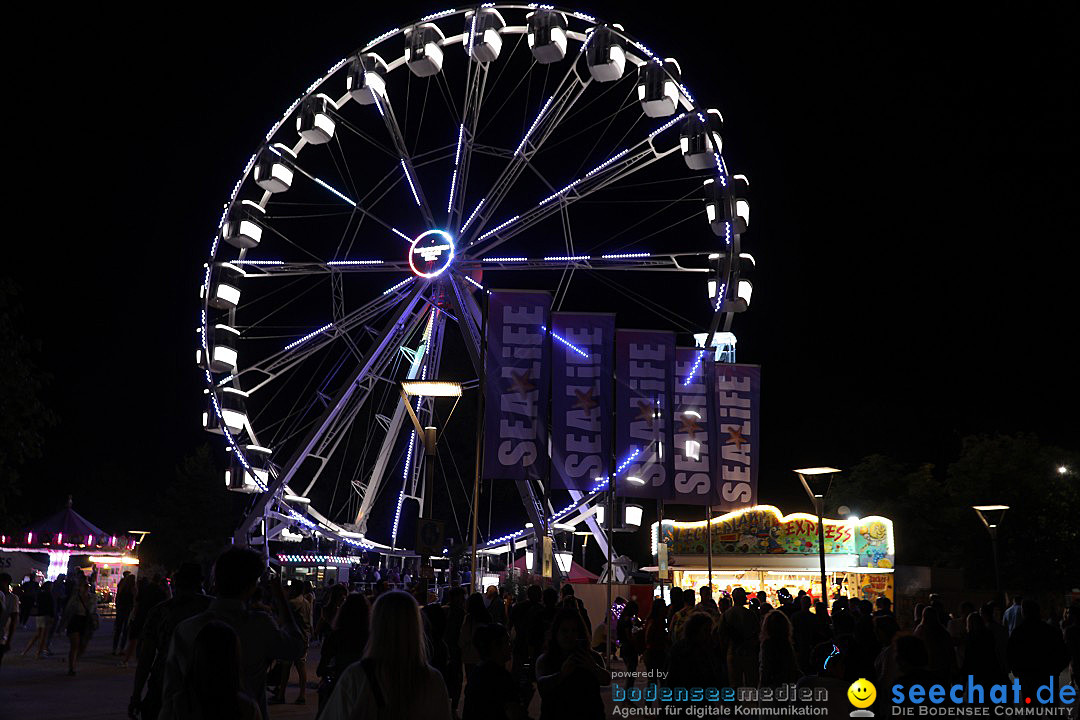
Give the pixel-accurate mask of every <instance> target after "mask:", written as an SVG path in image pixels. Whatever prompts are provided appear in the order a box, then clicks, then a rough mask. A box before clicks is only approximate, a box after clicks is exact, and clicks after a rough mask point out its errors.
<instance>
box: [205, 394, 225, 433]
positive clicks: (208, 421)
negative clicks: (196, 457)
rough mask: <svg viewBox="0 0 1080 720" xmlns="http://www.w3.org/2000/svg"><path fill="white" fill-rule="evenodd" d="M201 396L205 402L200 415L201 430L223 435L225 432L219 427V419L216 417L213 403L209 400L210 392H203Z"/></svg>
mask: <svg viewBox="0 0 1080 720" xmlns="http://www.w3.org/2000/svg"><path fill="white" fill-rule="evenodd" d="M203 395H204V396H205V397H204V399H205V400H206V405H205V407H204V408H203V413H202V427H203V430H205V431H206V432H212V433H215V434H217V435H224V434H225V430H224V428H222V426H221V419H220V418H219V417H218V414H217V410H215V409H214V402H213V400H211V399H210V391H209V390H203Z"/></svg>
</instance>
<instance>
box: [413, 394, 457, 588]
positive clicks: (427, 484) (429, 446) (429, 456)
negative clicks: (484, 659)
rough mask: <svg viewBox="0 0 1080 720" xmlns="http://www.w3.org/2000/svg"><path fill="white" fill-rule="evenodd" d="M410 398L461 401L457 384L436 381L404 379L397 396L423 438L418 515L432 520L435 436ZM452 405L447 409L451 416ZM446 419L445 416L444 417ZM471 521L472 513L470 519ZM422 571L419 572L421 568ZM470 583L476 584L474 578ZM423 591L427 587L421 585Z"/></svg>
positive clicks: (424, 556)
mask: <svg viewBox="0 0 1080 720" xmlns="http://www.w3.org/2000/svg"><path fill="white" fill-rule="evenodd" d="M413 397H452V398H455V400H454V407H455V408H456V407H457V404H458V401H459V400H461V383H455V382H444V381H439V380H405V381H403V382H402V383H401V399H402V401H403V404H404V405H405V409H406V410H407V411H408V412H409V419H410V420H412V423H413V427H414V428H415V429H416V434H417V436H418V437H419V438H420V439H421V440H422V441H423V445H424V506H423V508H421V510H420V517H421V518H424V519H426V520H431V519H432V508H431V505H432V500H433V499H434V496H435V446H436V443H437V442H438V435H437V433H436V429H435V427H434V426H430V425H429V426H427V427H425V426H423V425H421V424H420V418H418V417H417V416H416V412H415V411H414V410H413V408H412V402H411V401H410V398H413ZM453 412H454V410H453V408H451V410H450V414H451V415H452V414H453ZM447 419H449V417H448V418H447ZM473 520H474V522H475V515H474V518H473ZM420 555H421V558H422V559H421V567H430V566H431V560H430V559H429V554H428V553H427V552H422V553H420ZM473 557H474V560H473V571H474V573H475V570H476V567H475V565H476V561H475V557H476V548H475V547H474V548H473ZM421 572H422V573H423V571H421ZM421 581H422V582H423V583H424V585H425V586H426V584H427V578H426V577H424V576H423V574H422V575H421ZM472 582H473V583H474V586H475V583H476V580H475V578H474V579H473V580H472ZM424 589H425V592H426V590H427V588H426V587H425V588H424Z"/></svg>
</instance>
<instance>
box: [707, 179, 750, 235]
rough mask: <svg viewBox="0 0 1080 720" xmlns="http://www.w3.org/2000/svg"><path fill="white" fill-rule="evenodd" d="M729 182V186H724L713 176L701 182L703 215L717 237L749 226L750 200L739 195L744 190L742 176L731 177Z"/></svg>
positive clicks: (742, 231)
mask: <svg viewBox="0 0 1080 720" xmlns="http://www.w3.org/2000/svg"><path fill="white" fill-rule="evenodd" d="M740 178H742V180H741V181H740ZM729 184H730V185H731V188H730V189H728V188H725V187H723V186H722V185H721V184H720V183H718V182H716V179H715V178H708V179H707V180H705V182H704V183H703V185H704V188H705V217H706V218H707V219H708V221H709V227H711V228H712V231H713V234H715V235H717V236H719V237H725V236H727V235H728V234H729V233H737V234H742V233H744V232H746V229H747V228H748V227H749V226H750V201H749V200H747V199H746V198H745V197H739V195H741V194H742V193H744V192H745V190H746V182H745V178H744V176H741V175H737V176H735V177H733V178H731V180H729ZM729 226H730V227H729Z"/></svg>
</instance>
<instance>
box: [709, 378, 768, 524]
mask: <svg viewBox="0 0 1080 720" xmlns="http://www.w3.org/2000/svg"><path fill="white" fill-rule="evenodd" d="M713 379H714V383H715V388H714V391H715V394H716V406H715V412H716V420H715V423H716V426H717V439H718V444H717V446H718V447H719V449H720V502H719V509H720V510H737V509H739V508H744V507H748V506H751V505H756V504H757V488H758V455H759V450H760V445H761V443H760V440H761V437H760V427H761V414H760V408H761V368H760V367H759V366H757V365H736V364H727V363H716V364H715V365H714V372H713Z"/></svg>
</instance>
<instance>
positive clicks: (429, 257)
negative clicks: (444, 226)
mask: <svg viewBox="0 0 1080 720" xmlns="http://www.w3.org/2000/svg"><path fill="white" fill-rule="evenodd" d="M453 260H454V239H453V238H452V237H450V233H448V232H446V231H445V230H427V231H426V232H422V233H420V234H419V235H417V236H416V238H415V239H414V240H413V241H412V243H411V244H410V245H409V267H410V268H412V271H413V273H414V274H416V276H417V277H422V278H433V277H438V276H439V275H441V274H442V273H443V271H445V270H446V268H448V267H450V263H451V262H453Z"/></svg>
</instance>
